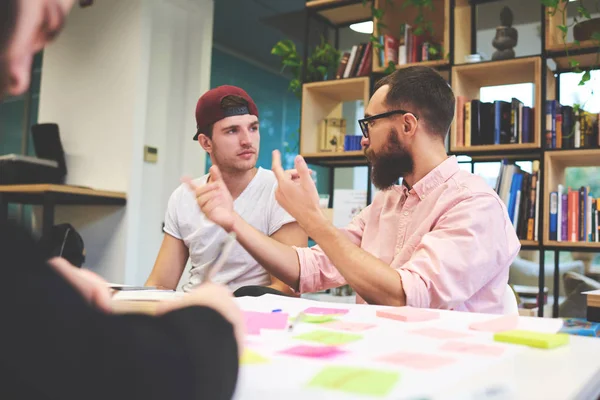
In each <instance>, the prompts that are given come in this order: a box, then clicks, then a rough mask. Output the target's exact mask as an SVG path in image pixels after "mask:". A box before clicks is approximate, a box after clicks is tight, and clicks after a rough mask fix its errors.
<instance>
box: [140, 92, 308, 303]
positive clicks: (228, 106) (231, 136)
mask: <svg viewBox="0 0 600 400" xmlns="http://www.w3.org/2000/svg"><path fill="white" fill-rule="evenodd" d="M196 125H197V127H198V128H197V132H196V134H195V135H194V141H198V143H199V144H200V146H201V147H202V148H203V149H204V150H205V151H206V152H207V153H208V155H209V156H210V160H211V162H212V164H213V167H212V168H211V169H210V172H209V173H208V174H206V175H204V176H202V177H200V178H198V179H195V180H193V181H188V182H186V183H183V184H182V185H181V186H179V187H178V188H177V189H175V191H174V192H173V194H172V195H171V197H170V199H169V203H168V206H167V212H166V215H165V226H164V232H165V235H164V239H163V243H162V246H161V248H160V251H159V253H158V256H157V258H156V262H155V264H154V268H153V270H152V273H151V274H150V277H149V278H148V281H147V282H146V285H148V286H155V287H159V288H164V289H173V290H174V289H176V288H177V284H178V282H179V280H180V278H181V275H182V273H183V271H184V268H185V264H186V262H187V260H188V258H189V259H190V262H191V264H192V268H191V271H190V277H189V278H188V279H187V282H186V283H185V284H184V285H183V290H184V291H186V292H187V291H189V290H192V289H193V288H194V287H196V286H197V285H199V284H201V283H202V279H203V276H204V272H205V269H206V266H207V265H208V264H210V263H211V261H212V260H214V259H215V258H216V256H217V254H216V252H217V251H218V250H219V243H221V242H222V241H223V240H224V239H225V237H226V235H227V233H226V232H225V231H224V230H223V229H222V228H221V227H220V226H219V225H216V224H215V223H213V222H212V221H210V220H209V219H207V218H206V217H205V216H204V215H203V214H202V212H201V211H200V209H199V208H198V207H197V206H196V201H197V199H196V198H195V197H194V192H193V191H192V190H190V189H189V187H190V186H202V185H205V184H207V183H209V184H210V183H212V182H222V183H223V184H224V185H225V186H226V188H227V190H228V192H229V193H230V194H231V196H232V197H233V208H234V209H235V212H236V213H237V214H239V215H240V216H241V217H242V218H243V219H244V220H245V221H247V222H248V223H249V224H250V225H252V226H253V227H254V228H255V229H257V230H259V231H260V232H262V233H264V234H265V235H268V236H270V237H271V238H273V239H275V240H277V241H278V242H280V243H284V244H287V245H290V246H306V245H307V244H308V237H307V236H306V233H305V232H304V231H303V230H302V228H300V226H299V225H298V223H297V222H296V221H295V220H294V218H293V217H292V216H290V215H289V214H288V213H287V212H286V211H285V210H284V209H283V208H281V206H280V205H279V204H277V201H276V200H275V188H276V186H277V180H276V179H275V175H274V174H273V172H271V171H269V170H266V169H263V168H257V167H256V162H257V160H258V151H259V147H260V146H259V144H260V131H259V120H258V107H257V106H256V104H255V103H254V100H252V98H251V97H250V96H249V95H248V93H246V91H244V90H243V89H241V88H239V87H236V86H230V85H223V86H219V87H217V88H214V89H211V90H209V91H208V92H206V93H205V94H203V95H202V96H201V97H200V99H199V100H198V103H197V105H196ZM214 201H220V200H219V199H218V198H216V199H215V200H214ZM212 280H213V281H215V282H218V283H222V284H225V285H227V286H228V287H229V289H231V290H232V291H235V292H234V295H235V296H259V295H262V294H265V293H272V294H286V295H293V291H292V290H291V289H290V288H289V287H288V286H287V285H285V284H284V283H283V282H281V281H279V280H277V279H276V278H273V277H272V276H270V275H269V273H268V272H267V271H265V269H264V268H263V267H261V266H260V265H259V264H258V263H257V262H256V260H255V259H254V258H252V256H251V255H250V254H248V252H247V251H246V250H244V248H242V246H240V245H239V244H238V243H235V244H234V245H233V248H232V250H231V253H230V255H229V257H228V258H227V260H226V261H225V264H224V265H223V267H221V269H220V270H219V271H218V272H217V273H216V274H215V276H214V277H213V278H212Z"/></svg>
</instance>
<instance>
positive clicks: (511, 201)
mask: <svg viewBox="0 0 600 400" xmlns="http://www.w3.org/2000/svg"><path fill="white" fill-rule="evenodd" d="M522 184H523V174H520V173H518V172H516V173H515V174H514V175H513V178H512V182H511V185H510V196H509V198H508V217H509V218H510V221H511V222H512V223H513V225H515V223H516V221H515V220H514V215H515V207H516V203H517V192H518V191H519V190H521V185H522Z"/></svg>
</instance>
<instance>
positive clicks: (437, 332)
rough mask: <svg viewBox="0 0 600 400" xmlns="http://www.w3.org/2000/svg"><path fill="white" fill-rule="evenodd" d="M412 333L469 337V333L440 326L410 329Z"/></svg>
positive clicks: (454, 337)
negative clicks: (440, 327)
mask: <svg viewBox="0 0 600 400" xmlns="http://www.w3.org/2000/svg"><path fill="white" fill-rule="evenodd" d="M410 333H414V334H417V335H422V336H427V337H430V338H434V339H462V338H465V337H469V336H472V335H469V334H468V333H463V332H456V331H449V330H446V329H439V328H423V329H417V330H414V331H410Z"/></svg>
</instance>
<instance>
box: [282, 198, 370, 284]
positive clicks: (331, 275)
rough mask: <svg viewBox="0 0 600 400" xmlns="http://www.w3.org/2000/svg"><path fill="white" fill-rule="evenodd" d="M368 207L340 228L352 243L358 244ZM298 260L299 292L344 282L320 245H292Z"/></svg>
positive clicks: (360, 239)
mask: <svg viewBox="0 0 600 400" xmlns="http://www.w3.org/2000/svg"><path fill="white" fill-rule="evenodd" d="M369 208H370V207H366V208H365V209H363V210H362V211H361V212H360V213H359V214H358V215H357V216H355V217H354V219H353V220H352V221H351V222H350V224H348V226H347V227H346V228H343V229H340V230H341V231H342V232H344V234H345V235H346V236H347V237H348V239H350V241H351V242H352V243H354V244H355V245H357V246H360V244H361V241H362V235H363V231H364V228H365V214H366V213H367V212H368V210H369ZM294 249H295V250H296V252H297V253H298V260H299V262H300V284H299V290H300V293H307V292H318V291H320V290H325V289H330V288H334V287H338V286H342V285H345V284H346V280H345V279H344V277H343V276H342V275H341V274H340V273H339V271H338V270H337V269H336V268H335V266H334V265H333V263H332V262H331V261H330V260H329V257H327V255H326V254H325V252H324V251H323V250H322V249H321V247H320V246H318V245H317V246H313V247H304V248H300V247H294Z"/></svg>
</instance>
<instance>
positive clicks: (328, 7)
mask: <svg viewBox="0 0 600 400" xmlns="http://www.w3.org/2000/svg"><path fill="white" fill-rule="evenodd" d="M372 3H373V1H372V0H371V1H368V2H367V4H366V5H363V3H362V0H312V1H309V2H307V3H306V9H307V10H308V11H310V12H314V13H316V14H318V15H320V16H321V17H323V18H325V19H326V20H328V21H329V22H330V23H331V24H332V25H335V26H342V25H347V24H351V23H354V22H360V21H368V20H370V19H372V18H373V16H372V14H371V4H372Z"/></svg>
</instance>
